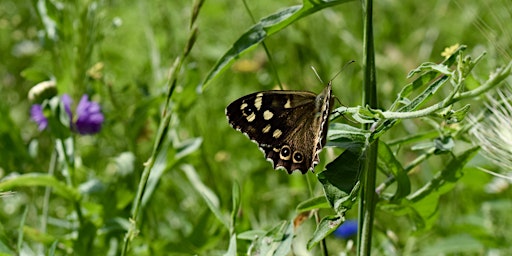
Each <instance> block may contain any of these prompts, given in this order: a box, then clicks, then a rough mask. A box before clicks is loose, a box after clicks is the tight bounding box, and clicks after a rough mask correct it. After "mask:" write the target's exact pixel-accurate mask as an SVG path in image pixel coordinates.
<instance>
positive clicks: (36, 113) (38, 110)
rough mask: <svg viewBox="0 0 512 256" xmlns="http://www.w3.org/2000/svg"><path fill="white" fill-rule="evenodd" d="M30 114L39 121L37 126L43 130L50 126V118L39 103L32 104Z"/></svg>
mask: <svg viewBox="0 0 512 256" xmlns="http://www.w3.org/2000/svg"><path fill="white" fill-rule="evenodd" d="M30 116H31V117H32V120H34V122H36V123H37V128H38V129H39V130H40V131H42V130H44V129H46V127H47V126H48V119H46V117H45V116H44V114H43V106H41V105H39V104H34V105H32V108H30Z"/></svg>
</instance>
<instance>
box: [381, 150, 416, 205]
mask: <svg viewBox="0 0 512 256" xmlns="http://www.w3.org/2000/svg"><path fill="white" fill-rule="evenodd" d="M378 166H379V168H380V169H381V170H385V171H386V172H388V173H391V174H393V176H394V177H395V180H396V184H397V187H396V191H395V193H394V194H393V196H392V197H391V200H392V201H394V200H399V199H402V198H404V197H405V196H407V195H408V194H409V193H411V183H410V180H409V176H408V175H407V172H405V171H404V168H403V167H402V165H401V164H400V162H399V161H398V160H397V159H396V157H395V155H394V154H393V151H391V148H390V147H389V146H388V145H387V144H386V143H384V142H383V141H379V159H378Z"/></svg>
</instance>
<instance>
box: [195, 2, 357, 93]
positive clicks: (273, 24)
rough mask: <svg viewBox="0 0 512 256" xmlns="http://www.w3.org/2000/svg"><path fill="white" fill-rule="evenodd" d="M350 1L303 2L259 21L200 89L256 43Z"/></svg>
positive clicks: (223, 57)
mask: <svg viewBox="0 0 512 256" xmlns="http://www.w3.org/2000/svg"><path fill="white" fill-rule="evenodd" d="M350 1H353V0H318V1H315V0H304V1H303V3H302V5H296V6H291V7H288V8H286V9H284V10H281V11H279V12H277V13H274V14H271V15H269V16H267V17H265V18H263V19H261V20H260V21H259V22H258V23H256V24H255V25H253V26H252V27H251V28H249V30H247V31H246V32H245V33H244V34H242V35H241V36H240V37H239V38H238V39H237V40H236V41H235V43H234V44H233V46H231V48H230V49H229V50H228V51H227V52H226V53H224V55H223V56H222V57H221V58H220V59H219V60H218V61H217V63H216V64H215V66H214V67H213V68H212V69H211V70H210V72H209V73H208V74H207V75H206V78H205V79H204V80H203V82H202V83H201V85H200V87H202V89H204V88H205V87H206V86H207V85H208V83H209V82H210V81H211V80H212V79H213V78H215V77H216V76H217V75H219V74H220V73H221V72H223V71H224V70H226V69H227V68H228V67H229V66H230V64H231V63H233V62H234V61H235V60H236V59H237V58H239V57H240V55H242V54H243V53H245V52H247V51H248V50H249V49H251V48H253V47H255V46H256V45H257V44H258V43H261V42H262V41H263V40H265V38H267V37H269V36H271V35H273V34H275V33H277V32H279V31H280V30H282V29H284V28H285V27H287V26H288V25H290V24H293V23H294V22H296V21H297V20H299V19H301V18H303V17H306V16H308V15H310V14H313V13H315V12H317V11H320V10H322V9H324V8H328V7H331V6H335V5H338V4H342V3H346V2H350Z"/></svg>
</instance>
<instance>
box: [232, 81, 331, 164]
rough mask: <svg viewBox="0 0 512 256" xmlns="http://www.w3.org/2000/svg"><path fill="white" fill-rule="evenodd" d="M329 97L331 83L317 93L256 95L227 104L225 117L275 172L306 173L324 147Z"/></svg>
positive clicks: (278, 92)
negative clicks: (252, 144) (256, 148)
mask: <svg viewBox="0 0 512 256" xmlns="http://www.w3.org/2000/svg"><path fill="white" fill-rule="evenodd" d="M331 94H332V86H331V82H329V83H328V84H327V86H326V87H325V89H324V90H323V91H322V92H321V93H320V94H315V93H313V92H308V91H288V90H272V91H262V92H256V93H252V94H249V95H246V96H244V97H241V98H239V99H237V100H235V101H233V102H232V103H231V104H229V106H228V107H227V108H226V116H227V118H228V121H229V124H230V125H231V126H232V127H233V128H235V129H236V130H237V131H240V132H242V133H244V134H246V135H247V136H248V137H249V138H250V139H251V140H253V141H254V142H256V143H257V144H258V146H259V148H260V149H261V150H262V151H263V153H264V154H265V157H266V158H267V160H269V161H271V162H272V164H273V166H274V169H285V170H286V171H287V172H288V173H289V174H291V173H292V172H293V171H295V170H299V171H301V172H302V173H303V174H305V173H307V172H308V170H311V171H312V170H313V168H314V167H315V165H317V164H318V162H319V158H318V153H319V152H320V150H322V147H323V146H324V145H325V140H326V134H327V126H328V121H329V114H330V112H331V108H332V103H333V98H332V97H331Z"/></svg>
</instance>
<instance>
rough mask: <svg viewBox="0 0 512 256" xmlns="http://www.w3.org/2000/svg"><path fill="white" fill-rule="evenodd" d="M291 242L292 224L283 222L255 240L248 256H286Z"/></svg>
mask: <svg viewBox="0 0 512 256" xmlns="http://www.w3.org/2000/svg"><path fill="white" fill-rule="evenodd" d="M292 240H293V222H291V221H283V222H282V223H281V224H279V225H277V226H275V227H274V228H273V229H271V230H270V231H268V232H267V233H266V234H265V235H264V236H260V237H258V238H256V239H255V240H254V242H253V244H252V246H251V248H252V250H251V251H250V252H249V255H255V254H257V255H288V253H289V252H290V251H291V246H292Z"/></svg>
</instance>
